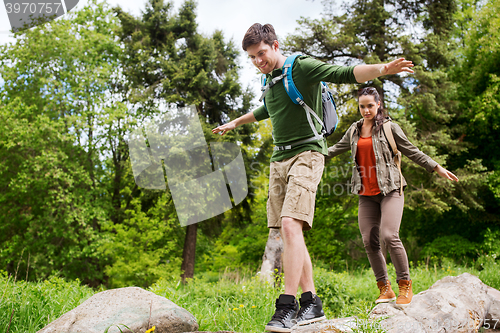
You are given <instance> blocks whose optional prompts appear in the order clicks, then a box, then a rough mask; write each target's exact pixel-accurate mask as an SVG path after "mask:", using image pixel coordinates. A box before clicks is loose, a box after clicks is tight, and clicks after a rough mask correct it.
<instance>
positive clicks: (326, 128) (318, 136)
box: [260, 55, 339, 150]
mask: <svg viewBox="0 0 500 333" xmlns="http://www.w3.org/2000/svg"><path fill="white" fill-rule="evenodd" d="M298 56H300V55H292V56H290V57H288V58H286V60H285V64H284V65H283V73H282V74H281V75H280V76H277V77H275V78H273V79H272V80H271V82H269V84H267V85H266V75H265V74H262V88H261V90H262V96H261V97H260V101H261V102H262V101H263V100H264V105H265V104H266V101H265V99H264V98H265V96H266V94H267V92H268V91H269V90H270V89H271V88H272V87H273V86H274V85H275V84H276V83H278V82H279V81H281V80H283V85H284V86H285V90H286V92H287V94H288V96H289V97H290V99H291V100H292V102H294V103H295V104H299V105H300V106H302V107H303V108H304V110H305V111H306V116H307V121H308V122H309V125H310V126H311V130H312V132H313V133H314V136H313V137H311V138H307V139H304V140H299V141H296V142H293V143H292V144H290V145H287V146H275V147H274V150H288V149H292V148H293V147H295V146H298V145H301V144H303V143H307V142H311V141H319V140H323V139H324V138H326V137H327V136H329V135H330V134H332V133H333V132H334V131H335V129H336V128H337V124H338V122H339V117H338V115H337V106H336V105H335V101H334V100H333V93H334V92H333V90H331V89H330V88H328V86H327V85H326V83H324V82H320V84H321V96H322V104H323V119H320V118H319V116H318V114H317V113H316V112H314V110H313V109H311V108H310V107H309V106H308V105H307V104H306V103H305V102H304V99H303V97H302V94H301V93H300V92H299V90H298V89H297V87H296V86H295V83H294V82H293V78H292V68H293V63H294V62H295V58H297V57H298ZM311 115H312V116H313V117H314V118H315V119H316V121H317V122H318V123H319V124H320V125H321V127H322V129H321V133H318V131H317V130H316V126H314V122H313V120H312V118H311Z"/></svg>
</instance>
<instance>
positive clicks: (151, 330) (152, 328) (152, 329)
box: [144, 326, 156, 333]
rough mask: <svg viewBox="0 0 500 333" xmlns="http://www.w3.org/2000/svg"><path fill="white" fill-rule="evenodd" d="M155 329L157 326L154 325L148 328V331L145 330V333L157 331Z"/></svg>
mask: <svg viewBox="0 0 500 333" xmlns="http://www.w3.org/2000/svg"><path fill="white" fill-rule="evenodd" d="M155 329H156V326H153V327H151V328H150V329H149V330H147V331H146V332H144V333H152V332H154V331H155Z"/></svg>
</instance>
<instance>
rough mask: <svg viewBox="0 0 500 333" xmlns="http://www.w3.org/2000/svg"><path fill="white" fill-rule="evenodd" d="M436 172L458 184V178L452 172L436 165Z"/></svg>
mask: <svg viewBox="0 0 500 333" xmlns="http://www.w3.org/2000/svg"><path fill="white" fill-rule="evenodd" d="M434 171H436V172H437V174H438V175H440V176H441V177H443V178H446V179H449V180H452V181H453V180H454V181H456V182H458V177H457V176H455V175H454V174H453V173H452V172H451V171H448V170H446V169H445V168H443V167H442V166H440V165H439V164H438V165H436V167H435V168H434Z"/></svg>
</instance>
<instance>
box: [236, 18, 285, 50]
mask: <svg viewBox="0 0 500 333" xmlns="http://www.w3.org/2000/svg"><path fill="white" fill-rule="evenodd" d="M275 40H278V37H276V32H274V28H273V26H272V25H270V24H265V25H262V24H260V23H255V24H253V25H252V26H251V27H250V28H248V30H247V32H246V33H245V37H243V42H242V47H243V50H244V51H246V50H247V48H248V47H250V46H252V45H255V44H259V43H260V42H262V41H263V42H264V43H266V44H267V45H269V46H271V47H272V46H273V43H274V41H275Z"/></svg>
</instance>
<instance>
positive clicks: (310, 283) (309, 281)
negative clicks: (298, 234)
mask: <svg viewBox="0 0 500 333" xmlns="http://www.w3.org/2000/svg"><path fill="white" fill-rule="evenodd" d="M305 250H306V251H305V252H306V253H305V257H304V268H303V269H302V276H301V277H300V283H299V285H300V288H302V292H303V293H305V292H307V291H310V292H312V293H313V294H316V288H315V287H314V280H313V272H312V269H313V268H312V261H311V256H310V255H309V251H307V247H305Z"/></svg>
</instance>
